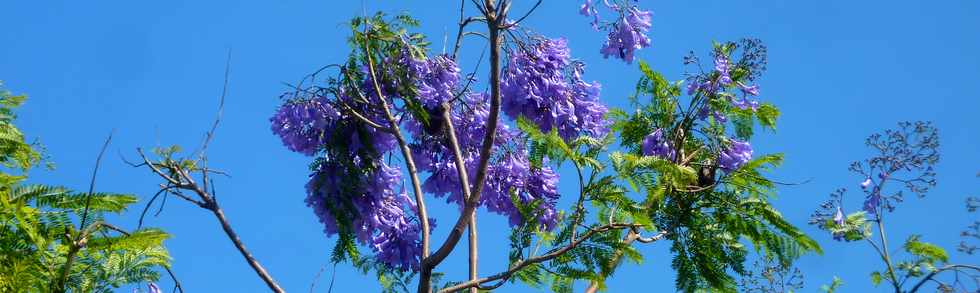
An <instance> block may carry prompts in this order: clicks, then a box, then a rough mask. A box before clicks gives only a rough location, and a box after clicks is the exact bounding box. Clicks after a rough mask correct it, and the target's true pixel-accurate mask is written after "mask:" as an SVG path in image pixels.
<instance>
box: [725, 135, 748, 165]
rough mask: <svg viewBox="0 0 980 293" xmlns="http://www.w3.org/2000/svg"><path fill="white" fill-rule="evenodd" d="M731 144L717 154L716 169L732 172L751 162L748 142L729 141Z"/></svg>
mask: <svg viewBox="0 0 980 293" xmlns="http://www.w3.org/2000/svg"><path fill="white" fill-rule="evenodd" d="M730 141H731V144H730V145H729V146H728V147H727V148H725V149H724V150H723V151H722V152H721V153H720V154H718V167H720V168H721V169H722V170H725V171H726V172H731V171H734V170H736V169H738V168H740V167H742V165H745V163H748V162H749V161H750V160H752V146H751V145H749V143H748V142H744V141H739V140H736V139H734V138H733V139H730Z"/></svg>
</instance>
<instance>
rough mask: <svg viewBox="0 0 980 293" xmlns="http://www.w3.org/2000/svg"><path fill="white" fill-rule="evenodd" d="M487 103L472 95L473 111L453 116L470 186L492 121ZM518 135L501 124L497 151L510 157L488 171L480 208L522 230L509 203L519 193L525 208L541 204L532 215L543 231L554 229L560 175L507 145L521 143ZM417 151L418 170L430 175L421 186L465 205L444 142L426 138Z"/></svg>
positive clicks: (517, 212) (469, 99)
mask: <svg viewBox="0 0 980 293" xmlns="http://www.w3.org/2000/svg"><path fill="white" fill-rule="evenodd" d="M487 101H488V100H487V99H486V96H485V95H483V94H474V95H469V96H467V105H468V107H470V108H469V109H467V110H465V111H462V110H458V111H451V116H452V123H453V125H454V127H455V129H456V134H457V140H458V142H459V145H460V151H461V153H462V155H463V161H464V164H465V166H466V169H467V172H468V174H469V175H470V178H469V179H470V181H471V182H469V184H470V185H471V186H472V185H473V184H474V182H473V181H474V180H475V176H476V169H477V164H478V161H479V156H480V153H479V149H480V147H481V145H482V143H483V136H484V134H485V133H486V125H487V119H488V116H489V110H488V108H489V107H488V106H489V105H488V103H487ZM519 135H520V134H519V133H518V132H516V131H514V130H511V129H510V128H509V127H508V126H507V125H506V124H504V123H502V122H498V128H497V137H496V139H495V140H494V141H495V145H494V148H493V152H494V153H500V152H506V153H507V155H505V156H502V157H500V158H496V159H495V161H493V162H491V164H490V165H489V167H488V168H487V180H486V182H485V183H484V185H483V192H482V193H481V196H480V203H479V204H480V205H481V206H485V207H487V209H488V210H489V211H491V212H494V213H497V214H500V215H504V216H507V217H508V218H509V219H510V223H511V224H512V225H519V224H521V223H523V222H522V221H521V220H522V215H521V213H520V210H519V209H518V208H517V207H516V206H515V205H514V203H513V201H512V200H511V193H512V192H513V193H514V194H516V195H517V196H518V198H519V199H520V200H521V201H522V202H524V203H528V202H531V201H534V200H537V199H541V205H539V206H538V209H537V210H536V212H537V213H536V214H535V215H533V216H534V217H535V218H536V220H537V222H538V223H539V224H541V225H542V226H543V227H545V228H547V229H551V228H553V227H554V224H555V222H556V221H557V219H556V213H555V204H556V203H557V199H558V193H557V185H558V176H557V174H555V173H554V171H552V170H551V169H550V168H549V167H547V166H543V167H541V168H533V167H531V165H530V162H529V161H528V156H527V151H526V150H525V149H524V148H522V147H520V146H513V145H508V143H511V142H513V141H517V140H518V136H519ZM413 152H414V153H413V157H414V158H415V159H416V163H417V165H418V167H419V170H421V171H424V172H429V173H430V175H429V177H428V178H426V180H425V182H423V184H422V189H423V191H425V192H427V193H431V194H434V195H436V196H438V197H446V201H448V202H452V203H456V204H458V205H460V206H462V204H463V195H462V188H461V182H460V179H459V176H458V173H457V170H456V164H455V159H454V158H453V155H452V152H451V150H449V149H448V148H447V147H446V146H445V137H443V136H442V135H433V136H422V137H420V139H419V142H418V143H416V144H415V145H413ZM527 216H531V215H527Z"/></svg>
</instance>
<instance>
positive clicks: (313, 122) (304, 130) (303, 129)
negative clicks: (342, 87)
mask: <svg viewBox="0 0 980 293" xmlns="http://www.w3.org/2000/svg"><path fill="white" fill-rule="evenodd" d="M339 117H340V113H339V112H337V110H336V109H334V108H333V107H332V106H330V104H327V103H324V102H323V101H322V99H312V100H298V101H290V102H287V103H285V104H283V105H282V106H280V107H279V110H278V111H276V114H275V115H274V116H272V118H270V119H269V121H270V122H271V123H272V132H273V133H275V134H276V135H278V136H279V138H281V139H282V143H283V145H285V146H286V147H287V148H289V150H291V151H294V152H298V153H301V154H304V155H307V156H310V155H313V154H314V153H315V152H316V151H317V149H318V148H319V147H320V145H321V144H322V143H323V136H324V133H325V130H326V129H327V128H328V127H331V126H330V125H331V124H333V123H334V122H335V121H336V120H337V118H339Z"/></svg>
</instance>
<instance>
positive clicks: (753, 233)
mask: <svg viewBox="0 0 980 293" xmlns="http://www.w3.org/2000/svg"><path fill="white" fill-rule="evenodd" d="M715 50H716V52H717V54H731V53H732V50H734V47H732V46H731V45H724V44H723V45H716V47H715ZM734 64H735V67H734V68H735V69H734V70H733V71H732V72H733V74H732V78H733V79H734V80H735V82H740V81H743V80H741V79H743V78H746V77H747V76H749V73H746V72H745V71H746V70H748V69H749V68H748V67H747V66H744V65H743V64H742V63H741V62H739V61H736V62H734ZM640 71H641V72H642V73H643V78H641V80H640V81H639V83H638V85H637V87H636V94H635V95H634V96H633V97H632V98H631V100H632V101H633V105H634V106H636V110H635V111H634V112H633V113H627V112H626V111H614V112H611V116H612V118H613V119H615V121H616V122H615V124H614V126H613V129H614V130H615V131H617V132H618V133H620V137H621V146H622V148H623V152H622V153H619V152H613V154H612V155H611V158H612V162H613V165H614V166H615V167H616V171H617V173H618V176H619V178H621V179H622V180H624V181H626V182H629V184H630V186H631V187H632V188H633V189H634V190H635V191H641V190H645V191H646V195H647V197H646V199H645V200H644V201H643V202H640V206H642V207H644V208H646V209H647V211H648V212H649V214H648V217H649V219H650V221H651V222H652V226H654V227H659V228H661V229H665V230H666V231H668V234H667V239H668V240H670V241H672V242H673V243H672V244H671V251H672V252H673V253H674V259H673V261H672V266H673V267H674V269H675V270H677V287H678V289H680V290H683V291H686V292H693V291H698V290H703V289H712V290H715V291H721V292H734V291H736V288H735V279H734V277H733V276H732V275H731V273H733V272H734V273H736V274H742V273H745V268H744V266H743V263H744V261H745V257H746V255H747V254H748V253H749V250H748V249H747V246H746V244H751V245H752V246H753V247H754V248H755V251H756V252H760V253H763V254H764V255H765V256H767V257H772V258H775V259H776V260H778V262H779V263H780V264H783V265H788V264H789V263H790V262H791V261H792V260H794V259H795V258H797V257H799V256H800V255H802V254H803V253H805V252H808V251H816V252H819V251H820V247H819V246H818V245H817V243H816V242H815V241H814V240H813V239H811V238H809V237H808V236H806V235H805V234H803V233H802V232H801V231H800V230H799V229H797V228H796V227H795V226H793V225H792V224H791V223H789V222H787V221H786V220H785V219H784V218H783V217H782V215H781V214H780V213H779V212H778V211H777V210H776V209H775V208H773V207H772V206H771V205H770V203H769V200H770V199H771V197H772V196H774V195H775V184H774V183H773V182H772V181H770V180H768V179H766V178H765V176H764V175H763V173H764V172H765V171H768V170H770V169H771V168H773V167H777V166H779V165H780V164H781V162H782V155H779V154H774V155H763V156H757V157H755V158H754V159H753V160H752V161H749V162H748V163H746V164H745V165H744V166H742V167H741V168H739V169H737V170H733V171H731V172H727V173H722V172H719V170H718V165H717V155H718V152H719V151H720V150H721V149H722V148H723V147H724V146H725V143H726V142H725V141H726V140H727V136H728V133H729V131H732V132H734V133H735V136H736V137H738V138H740V139H744V140H748V139H749V138H751V135H752V133H753V132H752V128H754V125H755V121H758V122H759V124H760V125H761V126H762V127H764V128H769V129H774V128H775V120H776V117H777V116H778V113H779V112H778V110H776V108H775V107H773V106H772V105H771V104H763V105H762V106H760V107H759V109H758V110H757V111H752V110H750V109H747V110H741V109H738V108H737V107H733V106H732V105H730V102H729V101H730V100H729V99H727V98H726V97H725V95H729V93H728V92H727V91H723V90H722V91H718V92H716V93H711V92H707V91H697V92H696V93H695V94H693V95H692V96H691V97H690V102H689V105H690V106H689V107H688V108H687V109H683V108H682V107H679V106H678V105H680V104H681V102H680V99H679V98H680V96H681V90H680V87H681V84H682V82H669V81H667V80H666V79H665V78H664V77H663V76H662V75H661V74H659V73H657V72H655V71H654V70H652V69H651V68H650V67H649V66H648V65H646V64H645V63H642V62H641V64H640ZM706 76H707V78H716V73H710V74H707V75H706ZM745 82H747V81H745ZM640 97H650V102H649V103H646V104H643V103H640V101H639V100H640ZM702 103H707V104H708V105H710V107H711V109H712V110H713V111H719V112H720V113H722V114H724V115H727V116H729V117H735V118H734V119H732V123H731V124H730V125H729V124H728V123H725V122H724V121H718V120H716V119H714V118H712V117H709V118H707V119H706V120H705V121H699V120H698V119H696V118H694V117H695V116H696V113H694V111H697V109H698V108H699V107H698V106H697V105H699V104H702ZM655 129H662V131H663V132H664V134H665V135H664V136H665V137H666V139H668V140H669V141H670V142H671V145H673V146H675V149H676V151H677V155H676V157H675V158H673V159H670V158H655V157H648V156H644V155H643V153H642V150H641V149H642V143H643V139H644V138H645V137H646V136H647V135H648V134H650V133H651V132H653V131H654V130H655ZM696 134H697V135H696Z"/></svg>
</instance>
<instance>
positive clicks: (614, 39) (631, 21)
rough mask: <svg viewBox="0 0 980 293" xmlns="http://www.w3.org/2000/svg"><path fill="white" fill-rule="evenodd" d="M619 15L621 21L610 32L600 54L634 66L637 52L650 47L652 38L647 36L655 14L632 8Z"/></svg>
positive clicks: (625, 9) (624, 9) (623, 10)
mask: <svg viewBox="0 0 980 293" xmlns="http://www.w3.org/2000/svg"><path fill="white" fill-rule="evenodd" d="M619 13H620V17H619V20H617V21H616V23H615V24H613V26H612V28H611V29H610V30H609V33H608V35H607V36H606V42H605V43H604V44H603V45H602V48H601V49H599V52H600V53H602V56H603V57H605V58H609V56H613V57H614V58H619V59H622V60H623V61H626V63H627V64H632V63H633V59H634V56H635V54H636V50H639V49H643V48H646V47H649V46H650V37H648V36H647V35H646V34H647V31H649V30H650V27H651V26H652V23H651V19H652V17H653V12H650V11H644V10H640V9H639V8H636V7H635V6H630V7H627V8H623V9H622V10H620V11H619Z"/></svg>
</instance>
